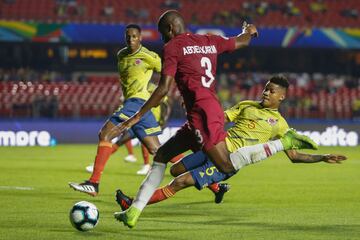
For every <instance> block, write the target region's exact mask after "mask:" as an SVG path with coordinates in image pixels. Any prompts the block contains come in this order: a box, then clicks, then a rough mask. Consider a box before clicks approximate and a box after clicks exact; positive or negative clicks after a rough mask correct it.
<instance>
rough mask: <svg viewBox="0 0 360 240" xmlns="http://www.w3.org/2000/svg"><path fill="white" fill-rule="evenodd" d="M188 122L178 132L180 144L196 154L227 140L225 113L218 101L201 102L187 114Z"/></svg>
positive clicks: (177, 136)
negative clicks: (184, 144)
mask: <svg viewBox="0 0 360 240" xmlns="http://www.w3.org/2000/svg"><path fill="white" fill-rule="evenodd" d="M187 118H188V121H187V122H186V123H185V124H184V125H183V126H182V127H181V128H180V129H179V130H178V131H177V133H176V135H175V138H177V140H178V142H186V144H187V146H188V149H191V150H192V151H194V152H197V151H199V150H204V151H207V150H209V149H211V148H212V147H214V145H216V144H218V143H219V142H221V141H224V140H225V137H226V131H225V130H224V121H225V120H224V111H223V109H222V107H221V106H220V103H219V102H218V101H216V100H200V101H198V102H196V103H195V104H194V106H193V108H192V109H191V111H190V112H188V113H187Z"/></svg>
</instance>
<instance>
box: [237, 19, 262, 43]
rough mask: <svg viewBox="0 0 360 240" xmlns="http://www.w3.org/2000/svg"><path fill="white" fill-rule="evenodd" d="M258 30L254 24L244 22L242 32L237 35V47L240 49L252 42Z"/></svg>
mask: <svg viewBox="0 0 360 240" xmlns="http://www.w3.org/2000/svg"><path fill="white" fill-rule="evenodd" d="M257 36H258V32H257V29H256V27H255V26H254V25H253V24H248V23H247V22H244V23H243V27H242V33H240V34H239V35H237V36H236V37H235V48H236V49H239V48H242V47H246V46H248V45H249V44H250V41H251V38H252V37H257Z"/></svg>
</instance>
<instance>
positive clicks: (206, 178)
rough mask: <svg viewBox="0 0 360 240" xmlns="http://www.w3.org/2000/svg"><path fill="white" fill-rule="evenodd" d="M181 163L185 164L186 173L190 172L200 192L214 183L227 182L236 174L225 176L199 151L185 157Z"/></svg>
mask: <svg viewBox="0 0 360 240" xmlns="http://www.w3.org/2000/svg"><path fill="white" fill-rule="evenodd" d="M181 162H182V163H183V165H184V167H185V169H186V171H190V174H191V176H192V178H193V179H194V181H195V187H196V188H197V189H198V190H201V189H203V188H204V187H207V186H209V185H211V184H213V183H218V182H221V181H223V180H226V179H228V178H229V177H231V176H233V175H234V174H235V173H228V174H224V173H222V172H220V171H219V170H218V169H217V168H216V167H215V165H214V164H213V163H212V162H211V161H210V160H209V158H208V157H207V156H206V154H205V153H204V152H202V151H198V152H196V153H193V154H190V155H188V156H186V157H184V158H183V159H182V160H181Z"/></svg>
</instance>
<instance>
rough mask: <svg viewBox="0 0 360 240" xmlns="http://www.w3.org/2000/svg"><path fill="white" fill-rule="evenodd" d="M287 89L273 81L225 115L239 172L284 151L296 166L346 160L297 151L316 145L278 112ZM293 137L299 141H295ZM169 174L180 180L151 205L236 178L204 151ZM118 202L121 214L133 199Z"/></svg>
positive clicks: (155, 196)
mask: <svg viewBox="0 0 360 240" xmlns="http://www.w3.org/2000/svg"><path fill="white" fill-rule="evenodd" d="M288 86H289V83H288V81H287V79H286V78H284V77H281V76H275V77H272V78H271V79H270V80H269V81H268V83H267V84H266V86H265V89H264V91H263V97H262V101H261V102H256V101H243V102H240V103H238V104H236V105H235V106H233V107H232V108H230V109H228V110H226V111H225V119H226V120H227V121H228V122H233V123H234V126H233V127H231V128H230V129H229V130H228V131H227V137H226V139H225V141H226V146H227V149H228V151H229V153H235V154H237V156H238V158H239V159H240V161H238V162H239V163H240V164H239V165H237V170H240V169H241V168H243V167H245V166H247V165H249V164H254V163H257V162H260V161H262V160H264V159H266V158H267V157H269V156H271V155H273V154H275V153H276V152H279V151H285V153H286V154H287V156H288V157H289V159H290V160H291V161H292V162H293V163H315V162H327V163H341V161H343V160H346V157H345V156H343V155H336V154H321V155H313V154H305V153H300V152H298V151H297V150H295V149H302V148H308V149H316V148H317V145H316V144H315V143H314V142H312V141H311V140H310V139H308V138H307V137H305V136H301V135H298V134H296V133H295V132H294V130H289V126H288V124H287V122H286V120H285V119H284V118H283V117H282V116H281V114H280V113H279V111H278V108H279V106H280V104H281V102H282V101H283V100H284V99H285V95H286V90H287V88H288ZM294 135H297V137H296V138H293V136H294ZM299 137H300V138H299ZM274 139H278V140H274ZM299 139H300V140H299ZM270 140H273V141H270ZM269 141H270V142H269ZM294 148H295V149H294ZM170 172H171V174H172V175H173V176H177V177H176V178H175V179H174V180H173V181H171V182H170V183H169V184H168V185H166V186H165V187H162V188H159V189H157V190H156V191H155V193H154V194H153V195H152V197H151V199H150V201H149V202H148V204H152V203H157V202H160V201H163V200H165V199H167V198H169V197H171V196H173V195H174V194H175V193H176V192H178V191H180V190H182V189H184V188H187V187H189V186H195V187H196V188H197V189H198V190H201V189H202V188H204V187H206V186H209V185H211V184H214V183H218V182H220V181H222V180H225V179H227V178H229V177H231V176H232V175H234V174H224V173H221V172H220V171H218V170H217V169H216V167H215V166H214V165H213V163H212V162H211V161H209V159H208V158H207V156H206V155H205V154H204V153H203V152H202V151H199V152H196V153H193V154H190V155H188V156H186V157H185V158H183V159H182V160H181V161H180V162H178V163H177V164H175V165H173V166H172V167H171V170H170ZM224 193H225V192H222V194H218V196H217V197H218V199H215V201H216V202H217V203H219V202H221V200H222V198H223V194H224ZM116 200H117V202H118V204H119V205H120V206H121V208H122V210H125V209H127V208H128V207H129V206H130V205H131V203H132V199H131V198H129V197H128V196H126V195H125V194H123V193H122V192H121V191H120V190H118V191H117V193H116ZM117 216H118V213H115V217H116V218H117ZM135 222H136V221H135ZM130 227H131V226H130Z"/></svg>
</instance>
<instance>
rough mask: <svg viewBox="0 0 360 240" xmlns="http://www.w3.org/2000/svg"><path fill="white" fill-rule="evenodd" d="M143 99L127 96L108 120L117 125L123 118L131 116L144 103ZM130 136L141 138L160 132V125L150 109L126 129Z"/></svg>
mask: <svg viewBox="0 0 360 240" xmlns="http://www.w3.org/2000/svg"><path fill="white" fill-rule="evenodd" d="M144 103H145V100H143V99H140V98H129V99H127V100H126V101H125V102H124V104H123V105H122V106H120V107H119V109H118V110H116V111H115V112H114V113H113V115H112V116H111V117H110V121H111V122H112V123H113V124H114V125H118V124H120V123H122V122H124V121H125V120H127V119H129V118H130V117H131V116H133V115H134V114H135V113H136V112H137V111H138V110H139V109H140V108H141V106H142V105H144ZM128 132H129V134H130V137H131V138H134V137H137V138H139V139H140V140H142V139H143V138H144V137H146V136H157V135H159V134H161V127H160V126H159V124H158V123H157V122H156V120H155V117H154V115H153V113H152V112H151V111H148V112H147V113H145V114H144V116H142V118H141V119H140V121H139V122H138V123H136V124H135V125H134V126H132V127H131V128H130V129H129V130H128Z"/></svg>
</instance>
